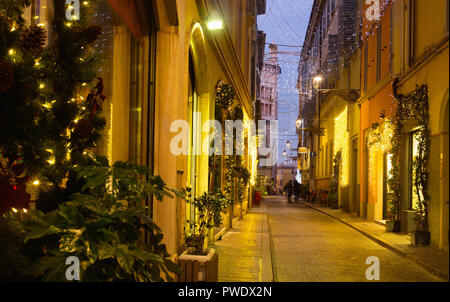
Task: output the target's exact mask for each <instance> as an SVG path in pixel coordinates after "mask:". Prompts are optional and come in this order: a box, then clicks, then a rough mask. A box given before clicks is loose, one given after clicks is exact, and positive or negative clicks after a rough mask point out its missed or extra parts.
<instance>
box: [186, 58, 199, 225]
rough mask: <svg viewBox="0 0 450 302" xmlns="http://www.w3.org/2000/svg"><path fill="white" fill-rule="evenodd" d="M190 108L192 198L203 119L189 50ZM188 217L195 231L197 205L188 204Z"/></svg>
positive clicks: (195, 191) (196, 185) (188, 180)
mask: <svg viewBox="0 0 450 302" xmlns="http://www.w3.org/2000/svg"><path fill="white" fill-rule="evenodd" d="M188 102H189V103H188V108H189V113H188V114H189V126H190V131H191V132H190V138H189V156H188V157H187V160H188V173H187V186H188V187H190V188H191V195H192V198H194V197H197V195H198V170H199V161H198V159H199V158H198V156H197V155H196V154H197V153H198V152H197V151H198V148H199V146H200V140H201V132H200V131H201V125H200V123H201V121H200V117H199V114H198V112H199V108H200V106H199V98H198V92H197V84H196V76H195V69H194V59H193V56H192V52H191V51H189V96H188ZM186 207H187V209H186V217H187V219H188V220H189V221H190V224H189V225H190V229H189V228H188V230H189V231H190V232H191V233H193V232H194V231H195V226H194V225H195V221H196V215H195V207H194V206H193V205H192V203H187V204H186Z"/></svg>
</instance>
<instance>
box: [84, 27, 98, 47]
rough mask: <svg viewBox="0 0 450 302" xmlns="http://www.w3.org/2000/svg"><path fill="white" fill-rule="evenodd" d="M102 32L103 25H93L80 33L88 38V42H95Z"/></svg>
mask: <svg viewBox="0 0 450 302" xmlns="http://www.w3.org/2000/svg"><path fill="white" fill-rule="evenodd" d="M101 33H102V27H101V26H99V25H91V26H88V27H85V28H83V29H82V30H81V31H80V34H81V35H82V36H84V37H85V38H86V41H87V43H88V44H91V43H93V42H95V41H96V40H97V39H98V37H99V36H100V34H101Z"/></svg>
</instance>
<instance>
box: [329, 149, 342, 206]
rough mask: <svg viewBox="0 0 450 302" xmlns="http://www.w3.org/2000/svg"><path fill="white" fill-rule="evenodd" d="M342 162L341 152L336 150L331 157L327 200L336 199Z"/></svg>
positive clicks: (335, 200)
mask: <svg viewBox="0 0 450 302" xmlns="http://www.w3.org/2000/svg"><path fill="white" fill-rule="evenodd" d="M341 164H342V152H341V151H338V152H337V153H336V155H335V156H334V159H333V177H332V179H331V182H330V191H329V193H328V200H329V201H332V202H337V201H338V199H339V198H338V192H339V175H340V167H341Z"/></svg>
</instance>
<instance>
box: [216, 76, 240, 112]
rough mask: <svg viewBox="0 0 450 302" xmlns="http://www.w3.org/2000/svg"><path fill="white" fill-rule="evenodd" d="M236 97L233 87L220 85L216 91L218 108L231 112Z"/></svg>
mask: <svg viewBox="0 0 450 302" xmlns="http://www.w3.org/2000/svg"><path fill="white" fill-rule="evenodd" d="M235 97H236V93H235V91H234V88H233V85H231V84H224V83H222V82H221V83H219V85H218V87H217V90H216V108H220V109H225V110H229V109H230V108H231V107H232V106H233V102H234V99H235Z"/></svg>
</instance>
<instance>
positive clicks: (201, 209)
mask: <svg viewBox="0 0 450 302" xmlns="http://www.w3.org/2000/svg"><path fill="white" fill-rule="evenodd" d="M188 202H189V203H191V204H192V205H194V207H195V209H196V213H197V216H196V220H195V222H193V221H188V223H189V224H190V226H191V229H193V230H194V233H193V234H191V235H190V236H188V237H187V238H186V242H187V243H188V246H189V242H193V243H194V244H192V245H191V246H190V247H193V248H194V254H198V255H203V254H204V251H203V246H204V239H205V238H206V237H207V235H208V232H209V230H211V229H212V228H213V227H216V226H220V224H221V223H222V219H223V217H222V215H221V214H222V213H225V210H226V209H227V208H228V207H229V206H230V205H231V204H232V201H231V200H230V199H229V198H227V197H226V196H225V195H224V194H222V192H220V191H217V192H213V193H204V194H203V195H201V196H199V197H196V198H194V199H193V200H192V201H189V199H188Z"/></svg>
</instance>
